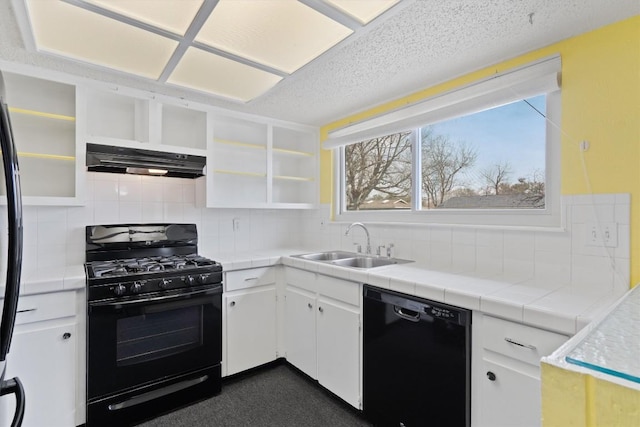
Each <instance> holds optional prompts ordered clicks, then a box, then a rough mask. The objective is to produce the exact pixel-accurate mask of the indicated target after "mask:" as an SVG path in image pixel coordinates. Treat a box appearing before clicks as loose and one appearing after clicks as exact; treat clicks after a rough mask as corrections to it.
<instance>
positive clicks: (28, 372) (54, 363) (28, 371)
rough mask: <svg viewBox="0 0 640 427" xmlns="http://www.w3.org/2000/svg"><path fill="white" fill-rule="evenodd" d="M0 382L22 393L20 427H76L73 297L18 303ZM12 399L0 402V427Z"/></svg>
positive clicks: (51, 296)
mask: <svg viewBox="0 0 640 427" xmlns="http://www.w3.org/2000/svg"><path fill="white" fill-rule="evenodd" d="M18 311H19V313H18V315H17V317H16V327H15V330H14V335H13V339H12V342H11V349H10V352H9V355H8V357H7V372H6V376H5V379H9V378H13V377H16V376H17V377H19V378H20V381H21V382H22V385H23V386H24V390H25V416H24V422H23V424H22V425H23V427H42V426H47V427H73V426H75V425H76V419H75V415H76V414H75V410H76V406H75V405H76V341H77V338H76V337H77V327H76V319H75V292H61V293H55V294H41V295H32V296H27V297H21V298H20V301H19V303H18ZM14 412H15V398H13V397H3V398H2V399H0V425H3V426H4V425H6V426H8V425H10V424H11V418H12V417H13V414H14Z"/></svg>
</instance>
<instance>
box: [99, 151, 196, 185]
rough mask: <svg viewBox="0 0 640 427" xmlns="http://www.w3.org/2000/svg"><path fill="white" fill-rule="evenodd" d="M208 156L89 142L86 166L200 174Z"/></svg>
mask: <svg viewBox="0 0 640 427" xmlns="http://www.w3.org/2000/svg"><path fill="white" fill-rule="evenodd" d="M206 163H207V159H206V157H204V156H193V155H191V154H178V153H167V152H162V151H152V150H143V149H138V148H124V147H114V146H109V145H100V144H91V143H88V144H87V169H88V170H89V171H91V172H111V173H132V174H138V175H156V176H171V177H176V178H198V177H200V176H203V175H204V173H205V166H206Z"/></svg>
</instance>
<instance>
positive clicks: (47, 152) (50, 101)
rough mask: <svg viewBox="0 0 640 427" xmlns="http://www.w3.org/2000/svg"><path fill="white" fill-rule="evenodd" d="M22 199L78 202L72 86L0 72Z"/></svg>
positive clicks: (56, 202)
mask: <svg viewBox="0 0 640 427" xmlns="http://www.w3.org/2000/svg"><path fill="white" fill-rule="evenodd" d="M3 77H4V81H5V90H6V95H7V98H6V102H7V105H8V110H9V114H10V117H11V125H12V130H13V138H14V141H15V145H16V149H17V152H18V153H17V154H18V162H19V164H20V185H21V190H22V195H23V197H24V198H23V200H24V202H25V204H36V205H38V204H45V205H46V204H53V205H56V204H57V205H68V204H72V205H75V204H80V203H82V202H83V201H84V197H83V195H82V194H78V192H79V191H81V190H79V189H78V187H81V188H82V185H81V184H79V180H80V179H82V178H81V172H82V170H83V168H80V167H78V161H77V160H78V156H79V154H78V152H79V151H78V147H77V145H76V87H75V86H74V85H72V84H67V83H61V82H58V81H51V80H45V79H41V78H38V77H32V76H30V75H22V74H17V73H12V72H4V73H3Z"/></svg>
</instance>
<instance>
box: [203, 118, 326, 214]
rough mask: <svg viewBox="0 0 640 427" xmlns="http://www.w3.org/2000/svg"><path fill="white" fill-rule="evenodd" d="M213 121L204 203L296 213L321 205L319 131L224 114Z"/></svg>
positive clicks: (212, 205) (216, 205) (204, 204)
mask: <svg viewBox="0 0 640 427" xmlns="http://www.w3.org/2000/svg"><path fill="white" fill-rule="evenodd" d="M212 122H213V125H212V128H213V138H212V140H211V143H210V144H209V150H208V163H207V178H206V187H205V186H204V185H203V186H201V190H200V191H199V193H200V204H201V205H203V206H206V207H246V208H296V209H304V208H311V207H315V206H316V205H317V203H318V201H317V200H318V146H319V142H318V141H319V139H318V132H317V129H315V128H312V127H307V126H301V125H296V124H291V123H283V122H274V121H268V120H266V119H264V120H260V119H259V118H246V117H237V116H222V115H219V114H214V115H213V118H212ZM201 184H202V183H201Z"/></svg>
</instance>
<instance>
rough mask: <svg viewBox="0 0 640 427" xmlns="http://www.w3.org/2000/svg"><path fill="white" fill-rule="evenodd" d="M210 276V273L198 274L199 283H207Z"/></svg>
mask: <svg viewBox="0 0 640 427" xmlns="http://www.w3.org/2000/svg"><path fill="white" fill-rule="evenodd" d="M208 278H209V275H208V274H201V275H199V276H198V283H200V284H201V285H205V284H206V283H207V279H208Z"/></svg>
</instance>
